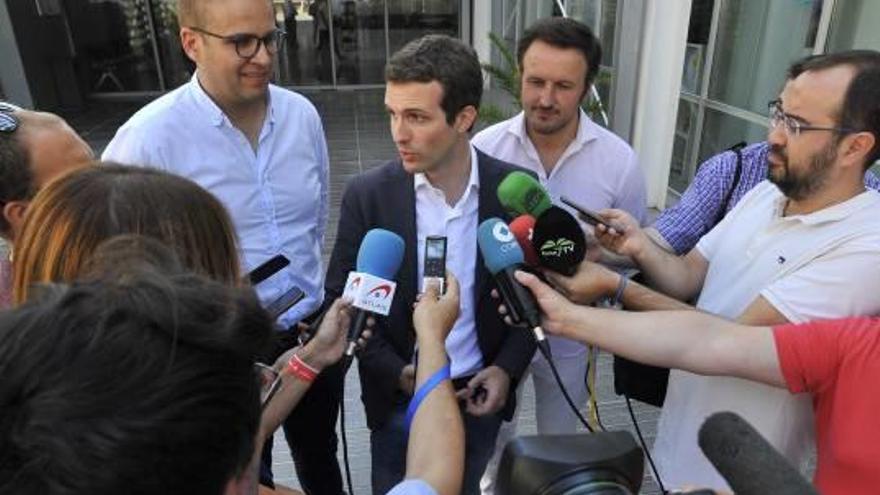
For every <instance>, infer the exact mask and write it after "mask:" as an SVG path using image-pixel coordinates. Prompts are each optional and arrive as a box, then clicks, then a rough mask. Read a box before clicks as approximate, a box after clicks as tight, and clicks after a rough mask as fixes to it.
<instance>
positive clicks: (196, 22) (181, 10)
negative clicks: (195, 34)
mask: <svg viewBox="0 0 880 495" xmlns="http://www.w3.org/2000/svg"><path fill="white" fill-rule="evenodd" d="M202 4H203V2H202V0H177V23H178V24H179V25H181V26H201V25H202V21H203V20H204V19H203V12H202V10H203V8H204V6H203V5H202Z"/></svg>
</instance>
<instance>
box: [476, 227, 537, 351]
mask: <svg viewBox="0 0 880 495" xmlns="http://www.w3.org/2000/svg"><path fill="white" fill-rule="evenodd" d="M477 243H478V244H479V246H480V252H481V253H482V254H483V262H484V263H485V264H486V268H487V269H488V270H489V273H491V274H492V277H494V279H495V283H496V285H497V286H498V292H499V293H500V294H501V298H502V299H503V300H504V305H505V306H506V307H507V311H508V314H509V316H510V319H511V320H513V322H514V323H525V324H527V325H528V326H529V328H530V329H531V330H532V333H533V334H534V335H535V340H537V342H538V348H539V349H541V352H542V353H545V355H548V356H549V352H550V347H549V345H548V344H547V337H546V336H545V335H544V330H543V329H542V328H541V314H540V312H539V311H538V303H537V301H535V296H534V295H532V293H531V291H529V290H528V289H527V288H525V287H523V285H522V284H520V283H519V282H517V280H516V278H514V276H513V274H514V272H516V271H517V270H524V269H525V264H524V263H525V258H524V255H523V250H522V248H521V247H520V246H519V242H517V240H516V237H515V236H514V234H513V232H511V230H510V228H509V227H508V226H507V224H506V223H504V221H503V220H501V219H500V218H489V219H487V220H485V221H483V223H481V224H480V227H479V229H478V231H477Z"/></svg>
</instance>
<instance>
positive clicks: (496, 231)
mask: <svg viewBox="0 0 880 495" xmlns="http://www.w3.org/2000/svg"><path fill="white" fill-rule="evenodd" d="M492 237H494V238H495V240H496V241H498V242H510V241H512V240H513V239H514V237H513V232H511V231H510V229H509V228H508V227H507V225H505V224H504V222H498V223H496V224H495V226H494V227H492Z"/></svg>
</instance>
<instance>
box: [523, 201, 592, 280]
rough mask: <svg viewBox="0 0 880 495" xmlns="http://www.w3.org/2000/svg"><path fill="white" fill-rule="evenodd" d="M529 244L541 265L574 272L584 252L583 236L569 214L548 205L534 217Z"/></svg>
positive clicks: (565, 271)
mask: <svg viewBox="0 0 880 495" xmlns="http://www.w3.org/2000/svg"><path fill="white" fill-rule="evenodd" d="M532 245H533V246H534V248H535V251H536V252H537V255H538V262H539V263H540V264H541V266H543V267H545V268H549V269H551V270H553V271H554V272H559V273H561V274H563V275H566V276H569V277H570V276H571V275H574V273H575V272H577V267H578V265H580V263H581V261H583V260H584V256H585V255H586V253H587V239H586V237H584V231H583V230H581V226H580V224H579V223H578V221H577V220H576V219H575V218H574V217H573V216H572V215H571V213H569V212H567V211H565V210H563V209H562V208H560V207H558V206H551V207H550V208H548V209H547V210H545V211H544V213H541V215H540V216H539V217H538V218H537V220H535V229H534V232H533V234H532Z"/></svg>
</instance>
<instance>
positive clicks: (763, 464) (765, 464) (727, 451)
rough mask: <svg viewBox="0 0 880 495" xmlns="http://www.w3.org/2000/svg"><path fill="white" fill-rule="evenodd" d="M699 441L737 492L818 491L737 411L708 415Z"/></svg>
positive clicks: (804, 494) (788, 494) (798, 494)
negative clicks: (735, 412)
mask: <svg viewBox="0 0 880 495" xmlns="http://www.w3.org/2000/svg"><path fill="white" fill-rule="evenodd" d="M698 442H699V444H700V449H701V450H702V451H703V453H704V454H705V455H706V457H708V458H709V460H710V461H711V462H712V465H713V466H715V469H717V470H718V472H719V473H721V476H723V477H724V479H725V480H726V481H727V483H728V484H729V485H730V487H731V488H732V489H733V491H734V493H736V495H758V494H765V493H773V494H775V495H818V492H817V491H816V489H815V488H813V486H812V485H811V484H810V483H809V482H808V481H807V480H805V479H804V478H803V477H802V476H801V474H800V473H799V472H798V471H797V470H796V469H795V468H794V467H793V466H792V465H791V464H790V463H789V462H788V460H786V459H785V458H784V457H782V454H780V453H779V452H777V451H776V449H774V448H773V446H772V445H770V443H769V442H767V440H765V439H764V437H762V436H761V434H760V433H758V432H757V431H756V430H755V429H754V428H753V427H752V426H751V425H750V424H748V423H747V422H746V421H745V420H744V419H743V418H741V417H740V416H739V415H737V414H734V413H732V412H720V413H715V414H713V415H711V416H709V419H707V420H706V421H705V422H704V423H703V426H701V427H700V434H699V438H698Z"/></svg>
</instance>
